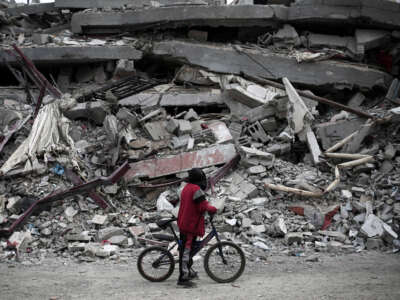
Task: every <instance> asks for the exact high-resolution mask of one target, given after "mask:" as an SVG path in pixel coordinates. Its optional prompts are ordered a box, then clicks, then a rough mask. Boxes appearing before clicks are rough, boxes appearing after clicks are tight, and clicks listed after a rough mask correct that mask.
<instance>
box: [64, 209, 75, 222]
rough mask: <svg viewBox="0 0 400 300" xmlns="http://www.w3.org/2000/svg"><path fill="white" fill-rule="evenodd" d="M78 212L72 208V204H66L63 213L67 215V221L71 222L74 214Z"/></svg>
mask: <svg viewBox="0 0 400 300" xmlns="http://www.w3.org/2000/svg"><path fill="white" fill-rule="evenodd" d="M77 213H78V211H77V210H76V209H74V208H73V207H72V206H68V207H67V208H66V209H65V211H64V214H65V216H66V217H67V219H68V221H70V222H72V220H73V218H74V216H75V215H76V214H77Z"/></svg>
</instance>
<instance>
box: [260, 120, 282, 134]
mask: <svg viewBox="0 0 400 300" xmlns="http://www.w3.org/2000/svg"><path fill="white" fill-rule="evenodd" d="M260 124H261V126H262V127H263V128H264V130H265V131H266V132H270V131H275V130H276V129H278V125H277V123H276V119H275V118H273V117H271V118H266V119H264V120H261V121H260Z"/></svg>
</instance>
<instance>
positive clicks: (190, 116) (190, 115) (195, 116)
mask: <svg viewBox="0 0 400 300" xmlns="http://www.w3.org/2000/svg"><path fill="white" fill-rule="evenodd" d="M183 118H184V119H185V120H188V121H195V120H198V119H199V115H198V114H197V113H196V112H195V111H194V109H193V108H191V109H189V111H188V112H187V113H186V114H185V116H184V117H183Z"/></svg>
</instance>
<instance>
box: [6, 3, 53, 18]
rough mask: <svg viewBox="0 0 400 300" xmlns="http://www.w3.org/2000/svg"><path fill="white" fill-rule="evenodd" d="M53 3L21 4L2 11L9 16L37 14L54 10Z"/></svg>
mask: <svg viewBox="0 0 400 300" xmlns="http://www.w3.org/2000/svg"><path fill="white" fill-rule="evenodd" d="M55 9H56V8H55V6H54V3H39V4H32V5H23V6H17V7H10V8H6V9H4V10H3V11H4V12H5V13H7V14H8V15H10V16H19V15H21V14H26V15H37V14H41V13H45V12H48V11H52V10H55Z"/></svg>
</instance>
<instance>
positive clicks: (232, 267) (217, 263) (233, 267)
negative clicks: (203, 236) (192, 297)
mask: <svg viewBox="0 0 400 300" xmlns="http://www.w3.org/2000/svg"><path fill="white" fill-rule="evenodd" d="M221 248H222V253H223V257H224V260H225V262H226V264H225V263H224V261H223V259H222V257H221V254H220V250H219V248H218V247H217V248H215V249H214V251H212V252H211V255H210V258H209V263H208V266H209V269H210V271H211V272H212V273H213V274H214V275H215V276H216V277H218V278H221V279H222V280H226V279H229V278H231V277H232V275H233V274H236V273H237V272H239V270H240V268H241V264H242V260H241V257H240V254H239V252H238V251H237V250H236V249H235V248H233V247H231V246H229V245H223V246H222V247H221Z"/></svg>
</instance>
